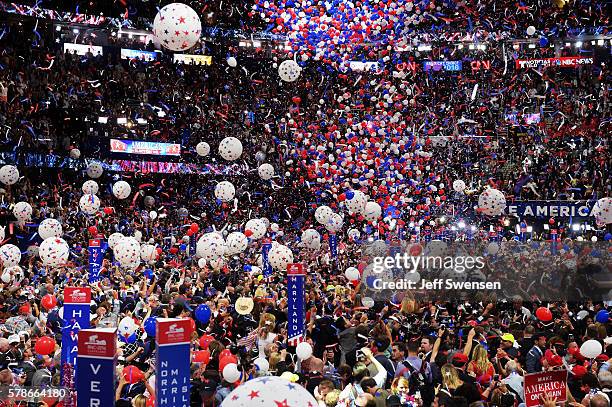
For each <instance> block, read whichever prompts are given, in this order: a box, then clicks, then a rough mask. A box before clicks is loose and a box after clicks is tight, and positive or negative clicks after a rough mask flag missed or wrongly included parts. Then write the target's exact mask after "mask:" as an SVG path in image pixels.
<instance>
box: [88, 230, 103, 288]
mask: <svg viewBox="0 0 612 407" xmlns="http://www.w3.org/2000/svg"><path fill="white" fill-rule="evenodd" d="M107 247H108V246H107V244H106V242H104V240H101V239H89V282H90V283H95V282H96V281H98V280H100V269H101V268H102V260H103V259H104V253H105V252H106V248H107Z"/></svg>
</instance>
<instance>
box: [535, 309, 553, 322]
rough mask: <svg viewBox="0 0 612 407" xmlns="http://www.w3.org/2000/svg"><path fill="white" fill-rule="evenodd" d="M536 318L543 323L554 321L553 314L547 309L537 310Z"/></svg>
mask: <svg viewBox="0 0 612 407" xmlns="http://www.w3.org/2000/svg"><path fill="white" fill-rule="evenodd" d="M536 317H538V319H539V320H540V321H542V322H548V321H552V319H553V316H552V312H550V310H549V309H548V308H546V307H540V308H538V309H537V310H536Z"/></svg>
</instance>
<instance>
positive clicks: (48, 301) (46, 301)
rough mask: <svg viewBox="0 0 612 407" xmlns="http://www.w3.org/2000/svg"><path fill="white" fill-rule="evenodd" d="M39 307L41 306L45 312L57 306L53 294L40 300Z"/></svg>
mask: <svg viewBox="0 0 612 407" xmlns="http://www.w3.org/2000/svg"><path fill="white" fill-rule="evenodd" d="M40 305H42V306H43V307H44V308H45V309H46V310H50V309H51V308H53V307H55V306H56V305H57V298H55V295H53V294H46V295H44V296H43V297H42V299H41V300H40Z"/></svg>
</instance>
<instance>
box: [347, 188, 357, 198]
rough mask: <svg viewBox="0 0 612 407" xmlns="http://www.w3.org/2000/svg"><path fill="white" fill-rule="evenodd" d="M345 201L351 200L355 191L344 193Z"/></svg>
mask: <svg viewBox="0 0 612 407" xmlns="http://www.w3.org/2000/svg"><path fill="white" fill-rule="evenodd" d="M345 195H346V199H353V197H354V196H355V191H352V190H351V191H346V194H345Z"/></svg>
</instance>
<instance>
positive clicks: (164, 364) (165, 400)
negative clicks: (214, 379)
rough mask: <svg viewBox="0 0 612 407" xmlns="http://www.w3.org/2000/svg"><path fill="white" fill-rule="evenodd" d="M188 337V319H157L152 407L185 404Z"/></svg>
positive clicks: (187, 396) (187, 373)
mask: <svg viewBox="0 0 612 407" xmlns="http://www.w3.org/2000/svg"><path fill="white" fill-rule="evenodd" d="M190 341H191V322H190V321H189V319H186V318H185V319H177V318H158V319H157V332H156V336H155V342H156V344H157V357H156V366H155V367H156V368H155V372H156V373H155V397H156V402H155V406H156V407H189V396H190V386H191V384H190V381H189V379H190V374H189V373H190V371H189V369H190V364H191V360H190V355H191V353H190Z"/></svg>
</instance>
